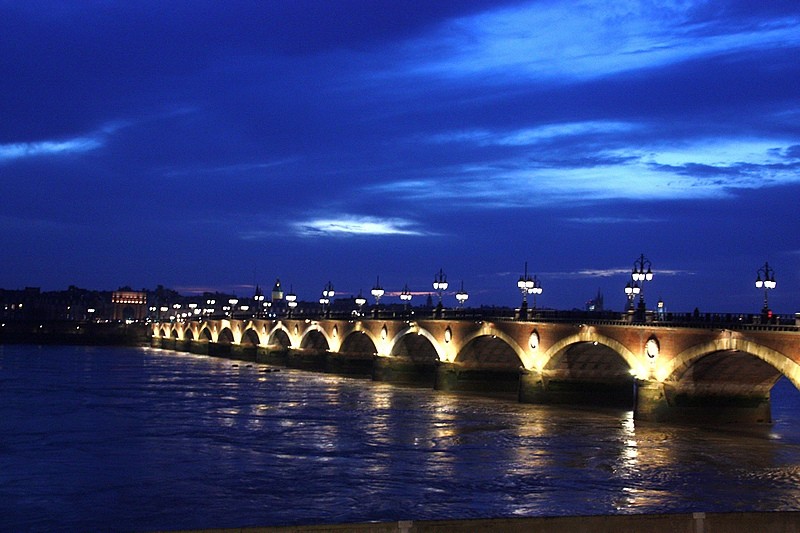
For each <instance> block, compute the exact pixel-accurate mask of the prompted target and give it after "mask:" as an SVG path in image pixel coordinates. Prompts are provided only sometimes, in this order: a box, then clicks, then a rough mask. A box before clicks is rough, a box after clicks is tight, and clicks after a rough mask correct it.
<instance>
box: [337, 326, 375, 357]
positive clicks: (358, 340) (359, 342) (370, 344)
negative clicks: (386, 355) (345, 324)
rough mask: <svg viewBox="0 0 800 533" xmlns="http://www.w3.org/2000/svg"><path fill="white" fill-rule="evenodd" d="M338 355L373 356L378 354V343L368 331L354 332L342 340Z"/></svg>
mask: <svg viewBox="0 0 800 533" xmlns="http://www.w3.org/2000/svg"><path fill="white" fill-rule="evenodd" d="M339 353H354V354H365V355H374V354H377V353H378V343H377V341H376V339H375V338H373V336H372V334H370V332H369V331H366V330H363V329H359V330H355V331H352V332H350V333H349V334H348V335H347V336H346V337H345V338H344V340H342V345H341V347H340V348H339Z"/></svg>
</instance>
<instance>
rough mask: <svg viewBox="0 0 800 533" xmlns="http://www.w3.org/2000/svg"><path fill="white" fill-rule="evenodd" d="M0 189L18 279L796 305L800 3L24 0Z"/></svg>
mask: <svg viewBox="0 0 800 533" xmlns="http://www.w3.org/2000/svg"><path fill="white" fill-rule="evenodd" d="M0 195H1V196H2V203H0V221H2V224H1V225H0V247H1V249H2V266H0V287H2V288H6V289H18V288H23V287H25V286H36V287H41V288H42V290H61V289H65V288H66V287H67V286H68V285H77V286H79V287H84V288H90V289H108V290H112V289H116V288H118V287H120V286H124V285H128V286H131V287H133V288H154V287H155V286H156V285H159V284H161V285H164V286H166V287H169V288H173V289H175V290H178V291H180V292H183V293H187V294H188V293H191V292H194V291H203V290H211V291H214V290H220V291H229V292H235V293H236V294H237V295H241V296H247V295H251V294H252V291H253V286H254V285H255V284H256V283H259V284H261V285H262V286H266V287H267V288H269V287H271V286H272V284H273V282H274V280H275V278H277V277H280V279H281V281H282V282H283V283H284V285H285V286H286V287H287V288H288V287H289V286H291V287H292V288H293V289H294V292H296V293H297V294H298V295H299V297H300V298H301V299H308V300H315V299H317V298H319V295H320V292H321V291H322V289H323V287H324V285H325V284H326V283H327V282H328V281H331V282H332V283H333V285H334V287H335V288H336V290H337V296H339V295H342V296H347V295H352V294H353V293H357V292H358V291H359V290H363V291H364V293H365V294H367V293H368V292H369V290H370V288H372V286H373V285H374V284H375V283H376V278H377V276H380V283H381V285H382V286H383V287H384V288H385V289H386V291H387V295H389V294H392V293H396V292H399V291H400V290H401V289H402V288H403V286H404V285H405V284H408V286H409V288H410V289H411V290H412V291H413V292H415V293H424V292H427V291H430V290H431V283H432V281H433V278H434V275H435V273H436V272H438V270H439V268H443V269H444V271H445V272H446V274H447V276H448V281H450V287H451V289H453V292H454V291H455V290H456V289H458V288H459V287H460V284H461V282H462V280H463V283H464V288H465V289H466V290H467V291H468V292H469V294H470V299H469V302H468V304H470V305H519V302H520V301H521V298H520V295H519V293H518V291H517V288H516V282H517V279H518V278H519V276H520V275H521V274H522V271H523V268H524V264H525V261H528V263H529V272H530V274H536V275H537V276H538V278H539V279H540V281H541V284H542V287H543V290H544V293H543V294H542V295H541V296H539V297H538V300H537V303H538V304H539V305H540V306H544V307H552V308H556V309H572V308H582V307H583V306H584V303H585V302H586V300H588V299H589V298H591V297H593V296H594V295H595V294H596V293H597V292H598V290H600V291H602V292H603V294H604V296H605V305H606V307H607V308H612V309H618V310H621V309H622V308H623V306H624V303H625V296H624V294H623V288H624V286H625V283H626V282H627V281H629V279H630V271H631V269H632V267H633V262H634V260H636V259H637V258H639V256H640V254H642V253H643V254H644V255H645V256H646V257H647V258H648V259H649V260H650V261H651V263H652V269H653V272H654V279H653V281H651V282H649V283H647V284H646V285H645V295H646V297H647V302H648V307H653V306H654V304H655V301H656V300H657V299H658V298H659V297H660V298H663V300H664V301H665V302H666V306H667V309H668V310H669V311H675V312H681V311H692V310H693V309H694V308H695V307H699V308H700V310H701V311H722V312H727V311H735V312H758V311H759V309H760V307H761V304H762V301H763V292H760V291H758V290H757V289H756V288H755V286H754V281H755V278H756V271H757V269H758V268H759V267H763V266H764V263H765V262H766V261H769V265H770V267H773V268H774V270H775V277H776V280H777V288H776V289H775V290H774V291H771V293H770V303H771V304H772V307H773V308H774V309H775V311H776V312H779V313H793V312H796V311H800V230H799V229H798V228H800V216H799V215H798V200H799V199H800V3H798V2H797V1H796V0H787V1H783V2H781V1H768V0H767V1H764V0H754V1H740V2H737V1H719V2H700V1H692V0H686V1H678V0H676V1H673V2H668V1H642V2H635V1H626V0H622V1H619V0H615V1H608V2H601V1H592V0H588V1H555V0H552V1H551V0H544V1H530V2H523V1H499V0H498V1H470V0H465V1H459V2H455V1H454V2H431V1H430V0H425V1H419V0H416V1H403V0H392V1H384V0H325V1H322V0H290V1H275V0H274V1H269V2H255V1H253V2H244V1H230V0H226V1H224V2H222V1H220V2H206V1H201V0H193V1H186V2H177V1H141V2H132V1H124V2H123V1H115V0H103V1H99V0H98V1H90V0H85V1H80V2H68V1H60V2H55V1H46V0H42V1H37V0H26V1H18V0H8V1H6V0H0ZM384 301H386V302H392V301H399V300H397V298H395V297H392V296H387V297H385V298H384ZM422 302H423V297H422V296H420V295H418V296H417V297H416V298H415V300H414V301H412V303H416V304H420V303H422ZM445 304H446V305H454V304H455V299H454V298H453V296H452V294H451V295H448V296H446V297H445Z"/></svg>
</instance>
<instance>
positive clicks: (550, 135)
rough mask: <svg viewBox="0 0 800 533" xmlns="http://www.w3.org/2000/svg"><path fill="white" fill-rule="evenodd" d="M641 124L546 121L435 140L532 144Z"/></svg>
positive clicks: (451, 134) (619, 130)
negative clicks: (529, 126) (509, 128)
mask: <svg viewBox="0 0 800 533" xmlns="http://www.w3.org/2000/svg"><path fill="white" fill-rule="evenodd" d="M639 127H641V126H639V125H637V124H635V123H631V122H618V121H602V120H598V121H587V122H564V123H555V124H544V125H541V126H536V127H532V128H525V129H520V130H514V131H507V132H502V131H488V130H472V131H456V132H446V133H442V134H437V135H433V136H431V138H430V140H431V141H432V142H434V143H446V142H472V143H475V144H477V145H479V146H528V145H533V144H537V143H540V142H547V141H552V140H554V139H561V138H565V137H577V136H585V135H607V134H610V133H623V132H624V133H628V132H631V131H633V130H635V129H637V128H639Z"/></svg>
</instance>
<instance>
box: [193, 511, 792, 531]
mask: <svg viewBox="0 0 800 533" xmlns="http://www.w3.org/2000/svg"><path fill="white" fill-rule="evenodd" d="M203 531H204V532H206V533H231V532H241V533H255V532H264V533H322V532H326V533H344V532H353V533H474V532H486V533H489V532H495V531H497V532H500V531H502V532H503V533H753V532H758V533H796V532H800V513H796V512H775V513H681V514H653V515H612V516H563V517H535V518H496V519H486V520H420V521H411V520H403V521H398V522H383V523H370V524H338V525H318V526H287V527H261V528H236V529H204V530H203Z"/></svg>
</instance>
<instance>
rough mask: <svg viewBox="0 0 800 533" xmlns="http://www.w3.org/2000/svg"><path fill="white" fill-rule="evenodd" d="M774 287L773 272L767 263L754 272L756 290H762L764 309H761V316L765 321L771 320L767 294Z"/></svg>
mask: <svg viewBox="0 0 800 533" xmlns="http://www.w3.org/2000/svg"><path fill="white" fill-rule="evenodd" d="M762 276H763V279H762ZM776 285H777V283H775V271H774V270H773V269H772V268H770V266H769V263H764V267H763V268H759V269H758V270H757V271H756V289H762V288H763V289H764V308H763V309H761V316H762V317H763V318H765V319H769V318H772V311H770V309H769V301H768V299H767V298H768V296H767V293H768V292H769V290H770V289H774V288H775V286H776Z"/></svg>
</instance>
